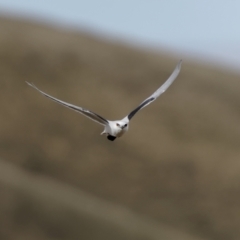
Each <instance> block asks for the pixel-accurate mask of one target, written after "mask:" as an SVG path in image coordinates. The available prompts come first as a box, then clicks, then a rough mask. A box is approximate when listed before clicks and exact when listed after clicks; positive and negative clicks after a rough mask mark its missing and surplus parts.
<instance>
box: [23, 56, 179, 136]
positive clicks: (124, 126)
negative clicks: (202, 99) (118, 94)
mask: <svg viewBox="0 0 240 240" xmlns="http://www.w3.org/2000/svg"><path fill="white" fill-rule="evenodd" d="M181 65H182V60H180V61H179V62H178V64H177V66H176V67H175V69H174V71H173V72H172V74H171V75H170V77H169V78H168V79H167V80H166V81H165V82H164V84H162V85H161V86H160V87H159V88H158V89H157V90H156V91H155V92H154V93H153V94H152V95H151V96H149V97H148V98H146V99H145V100H144V101H143V102H141V103H140V105H139V106H138V107H136V108H135V109H134V110H132V111H131V112H130V113H129V114H128V115H127V116H126V117H124V118H123V119H122V120H116V121H110V120H107V119H106V118H103V117H102V116H100V115H98V114H97V113H94V112H92V111H90V110H87V109H85V108H82V107H79V106H76V105H73V104H70V103H67V102H64V101H62V100H59V99H57V98H55V97H52V96H51V95H49V94H47V93H45V92H43V91H41V90H40V89H39V88H37V87H36V86H35V85H34V84H33V83H29V82H27V81H26V83H27V84H28V85H29V86H31V87H33V88H34V89H36V90H37V91H38V92H40V93H41V94H42V95H44V96H45V97H47V98H49V99H51V100H52V101H54V102H57V103H59V104H61V105H63V106H65V107H67V108H70V109H72V110H74V111H76V112H78V113H81V114H83V115H84V116H86V117H88V118H90V119H92V120H93V121H95V122H97V123H99V124H101V125H103V126H104V130H103V132H102V133H101V135H106V136H107V139H108V140H110V141H114V140H115V139H116V138H119V137H121V136H122V135H123V134H124V133H126V132H127V131H128V129H129V122H130V120H131V119H132V118H133V116H135V114H136V113H137V112H138V111H139V110H141V109H143V108H144V107H146V106H147V105H149V104H150V103H152V102H153V101H155V100H156V99H157V98H158V97H159V96H160V95H161V94H163V93H164V92H165V91H166V90H167V89H168V87H169V86H170V85H171V84H172V83H173V82H174V80H175V79H176V78H177V76H178V75H179V73H180V70H181Z"/></svg>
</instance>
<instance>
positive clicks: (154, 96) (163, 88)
mask: <svg viewBox="0 0 240 240" xmlns="http://www.w3.org/2000/svg"><path fill="white" fill-rule="evenodd" d="M181 64H182V60H180V61H179V62H178V64H177V66H176V67H175V69H174V71H173V72H172V74H171V75H170V77H169V78H168V79H167V81H166V82H165V83H164V84H163V85H162V86H161V87H160V88H158V89H157V90H156V91H155V92H154V93H153V94H152V95H151V96H150V97H148V98H147V99H145V100H144V101H143V102H142V103H141V104H140V105H139V106H138V107H137V108H135V109H134V110H133V111H131V112H130V113H129V114H128V115H127V118H128V119H129V120H130V119H131V118H132V117H133V116H134V115H135V114H136V113H137V112H138V111H139V110H141V109H142V108H144V107H146V106H147V105H148V104H150V103H151V102H153V101H155V100H156V99H157V98H158V97H159V96H160V95H161V94H162V93H164V92H165V91H166V90H167V89H168V87H169V86H170V85H171V84H172V83H173V81H174V80H175V79H176V78H177V76H178V74H179V72H180V70H181Z"/></svg>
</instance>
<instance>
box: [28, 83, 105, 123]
mask: <svg viewBox="0 0 240 240" xmlns="http://www.w3.org/2000/svg"><path fill="white" fill-rule="evenodd" d="M26 83H27V84H28V85H29V86H31V87H33V88H35V89H36V90H37V91H39V92H40V93H41V94H43V95H44V96H45V97H47V98H50V99H51V100H53V101H54V102H57V103H59V104H61V105H63V106H65V107H67V108H70V109H72V110H74V111H76V112H79V113H81V114H83V115H85V116H86V117H88V118H90V119H92V120H93V121H95V122H97V123H100V124H102V125H104V126H105V125H108V123H109V122H108V120H107V119H105V118H103V117H101V116H99V115H98V114H96V113H94V112H92V111H89V110H87V109H84V108H81V107H78V106H75V105H73V104H70V103H67V102H64V101H61V100H59V99H57V98H54V97H52V96H50V95H48V94H46V93H45V92H43V91H41V90H40V89H38V88H37V87H36V86H35V85H34V84H31V83H29V82H26Z"/></svg>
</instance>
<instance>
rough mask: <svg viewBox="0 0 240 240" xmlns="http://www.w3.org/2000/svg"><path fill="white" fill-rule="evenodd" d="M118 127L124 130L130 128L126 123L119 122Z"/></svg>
mask: <svg viewBox="0 0 240 240" xmlns="http://www.w3.org/2000/svg"><path fill="white" fill-rule="evenodd" d="M116 126H117V127H118V128H121V129H124V128H126V127H127V126H128V124H127V123H125V122H117V123H116Z"/></svg>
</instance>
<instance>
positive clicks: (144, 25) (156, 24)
mask: <svg viewBox="0 0 240 240" xmlns="http://www.w3.org/2000/svg"><path fill="white" fill-rule="evenodd" d="M0 12H2V13H5V14H6V13H11V14H14V15H16V14H17V15H22V16H25V17H27V18H29V17H31V18H36V19H39V20H44V21H45V22H52V23H54V24H59V25H64V26H72V27H77V28H79V29H81V28H83V29H89V30H90V31H92V32H96V33H98V34H102V35H107V36H110V37H111V36H113V37H114V38H121V39H125V40H127V41H130V42H131V43H134V42H137V43H138V44H145V45H147V46H150V47H158V48H159V49H160V50H161V49H165V50H166V51H171V52H174V51H176V52H178V55H179V56H180V55H181V53H185V54H186V55H189V54H190V55H191V56H194V57H195V58H200V59H203V58H204V59H207V60H208V61H215V62H217V63H220V64H223V65H226V66H229V67H232V68H235V69H237V70H239V71H240V1H239V0H195V1H193V0H165V1H161V0H159V1H157V0H148V1H147V0H145V1H143V0H121V1H120V0H116V1H113V0H99V1H97V0H85V1H82V0H78V1H77V0H68V1H66V0H48V1H46V0H42V1H33V0H0Z"/></svg>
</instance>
